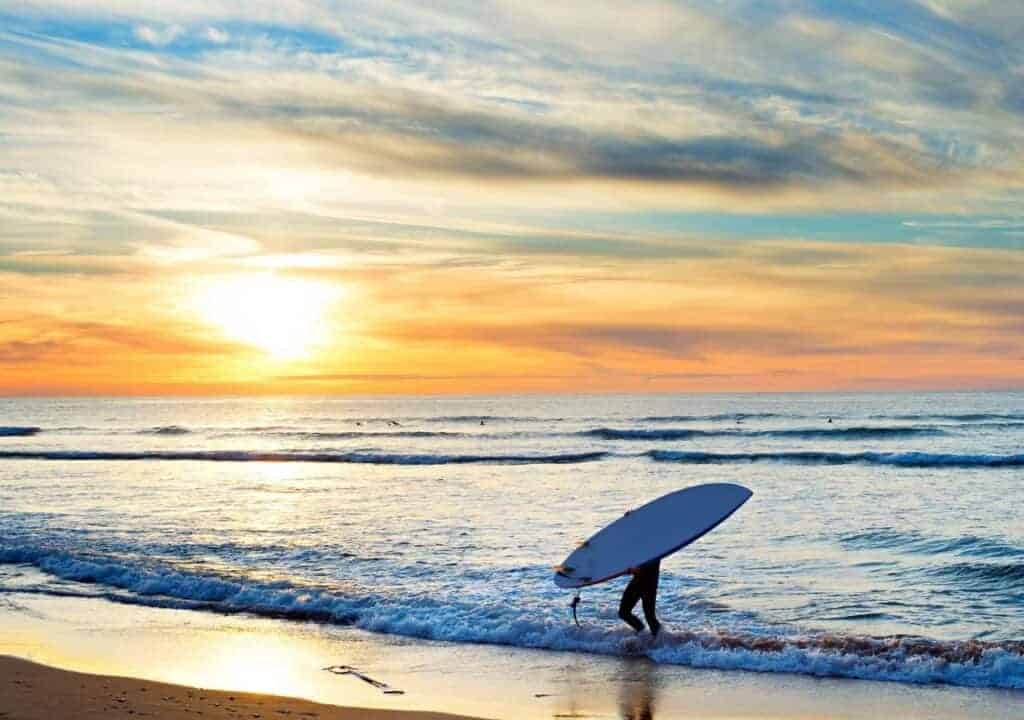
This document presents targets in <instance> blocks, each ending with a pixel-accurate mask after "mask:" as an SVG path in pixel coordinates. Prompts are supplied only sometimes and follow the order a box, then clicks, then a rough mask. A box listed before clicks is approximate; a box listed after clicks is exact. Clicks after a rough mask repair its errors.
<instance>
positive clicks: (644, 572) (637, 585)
mask: <svg viewBox="0 0 1024 720" xmlns="http://www.w3.org/2000/svg"><path fill="white" fill-rule="evenodd" d="M632 572H633V579H632V580H630V581H629V585H627V586H626V590H625V592H623V593H622V602H620V603H619V617H620V618H622V619H623V620H625V621H626V623H627V624H628V625H629V626H630V627H631V628H633V629H634V630H636V631H637V632H642V631H643V629H644V624H643V621H642V620H640V618H638V617H637V616H636V615H634V614H633V608H635V607H636V604H637V601H640V600H642V601H643V607H644V617H645V618H647V626H648V627H649V628H650V629H651V635H655V636H656V635H657V634H658V631H659V630H661V623H660V622H658V618H657V617H656V616H655V614H654V609H655V603H656V602H657V600H658V577H659V575H660V574H661V560H653V561H651V562H649V563H645V564H643V565H641V566H640V567H638V568H634V569H633V570H632Z"/></svg>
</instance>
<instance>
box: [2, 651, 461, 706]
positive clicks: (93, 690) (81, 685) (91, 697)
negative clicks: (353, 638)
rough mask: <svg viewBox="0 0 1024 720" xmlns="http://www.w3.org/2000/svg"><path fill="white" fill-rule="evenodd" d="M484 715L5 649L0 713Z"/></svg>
mask: <svg viewBox="0 0 1024 720" xmlns="http://www.w3.org/2000/svg"><path fill="white" fill-rule="evenodd" d="M196 716H202V718H203V719H204V720H238V718H249V719H250V720H263V719H264V718H288V717H291V716H294V717H296V718H320V719H322V720H355V719H356V718H360V719H361V720H479V719H478V718H470V717H469V716H466V715H451V714H448V713H437V712H429V711H421V710H389V709H382V708H366V707H348V706H339V705H325V704H323V703H317V702H313V701H311V700H304V699H301V698H293V697H285V696H281V695H270V694H264V693H252V692H240V691H234V690H210V689H206V688H199V687H193V686H188V685H175V684H170V683H164V682H155V681H150V680H142V679H138V678H129V677H121V676H117V675H94V674H91V673H82V672H76V671H73V670H62V669H60V668H56V667H52V666H50V665H41V664H39V663H36V662H32V661H30V660H25V659H22V658H18V657H13V656H11V655H0V718H10V719H11V720H15V719H16V720H75V719H77V718H82V719H83V720H89V719H90V718H111V717H132V718H138V717H150V718H156V719H157V720H178V719H179V718H188V717H196Z"/></svg>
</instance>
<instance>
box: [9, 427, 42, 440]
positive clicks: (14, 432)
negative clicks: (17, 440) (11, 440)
mask: <svg viewBox="0 0 1024 720" xmlns="http://www.w3.org/2000/svg"><path fill="white" fill-rule="evenodd" d="M40 432H41V430H40V428H37V427H29V426H20V425H13V426H8V427H0V437H29V436H30V435H38V434H39V433H40Z"/></svg>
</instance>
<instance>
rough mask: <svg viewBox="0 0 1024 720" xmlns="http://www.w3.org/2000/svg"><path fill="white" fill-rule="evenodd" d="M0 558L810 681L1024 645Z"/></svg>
mask: <svg viewBox="0 0 1024 720" xmlns="http://www.w3.org/2000/svg"><path fill="white" fill-rule="evenodd" d="M0 563H6V564H11V563H17V564H30V565H33V566H35V567H37V568H39V569H40V570H42V571H43V572H45V573H48V574H50V575H53V576H56V577H58V578H61V579H63V580H70V581H75V582H77V583H84V584H89V585H95V586H101V587H102V588H106V589H107V590H101V591H100V592H98V593H97V592H88V591H87V590H86V589H85V588H82V590H81V591H78V590H77V589H76V588H75V587H74V586H73V585H70V584H67V583H64V584H62V585H61V586H60V587H59V588H50V587H48V586H46V585H39V586H35V587H24V586H22V587H17V588H11V589H9V590H7V591H8V592H35V593H40V594H52V595H89V596H92V597H96V596H99V597H104V598H106V599H109V600H112V601H115V602H122V603H131V604H138V605H147V606H155V607H174V608H185V609H193V610H207V611H214V612H220V613H247V614H253V615H259V616H268V617H276V618H287V619H295V620H307V621H308V620H314V621H318V622H324V623H332V624H341V625H354V626H357V627H360V628H362V629H364V630H368V631H371V632H378V633H387V634H393V635H404V636H410V637H418V638H426V639H431V640H445V641H451V642H471V643H487V644H494V645H508V646H516V647H527V648H538V649H548V650H560V651H571V652H587V653H595V654H602V655H629V656H637V655H640V656H646V657H647V658H649V659H650V660H652V661H654V662H658V663H665V664H673V665H688V666H692V667H703V668H719V669H727V670H750V671H758V672H778V673H796V674H803V675H812V676H818V677H844V678H858V679H865V680H891V681H900V682H911V683H927V684H930V683H943V684H951V685H964V686H973V687H990V688H1010V689H1022V688H1024V642H1021V641H1009V642H985V641H977V640H969V641H939V640H931V639H927V638H921V637H913V636H890V637H871V636H864V635H844V634H835V633H813V632H812V633H803V634H794V633H792V632H787V631H783V630H781V629H780V630H778V631H776V632H769V633H767V634H765V633H762V632H757V633H754V632H744V631H723V630H716V629H699V630H690V629H683V630H681V631H679V632H674V633H673V632H671V631H666V632H663V633H662V635H661V636H660V637H659V638H658V639H657V640H656V641H653V642H651V641H642V642H641V641H638V640H637V639H636V638H635V636H634V635H633V633H632V632H630V631H627V630H625V629H620V628H619V627H617V626H616V627H614V629H609V628H607V627H598V626H593V625H584V626H582V627H579V628H577V627H575V626H573V625H571V624H569V623H568V622H563V621H558V620H555V619H552V618H550V617H544V616H539V615H537V614H535V613H533V612H529V611H526V610H524V609H522V608H518V607H516V606H514V605H511V604H509V603H507V602H498V601H495V602H491V603H486V604H484V605H483V606H481V605H480V604H477V603H470V602H464V601H460V600H453V601H448V602H446V601H444V600H442V599H437V598H430V597H424V596H421V595H416V596H410V597H385V596H382V595H373V594H365V593H359V592H352V593H348V594H344V593H342V592H341V591H340V590H336V589H331V588H327V587H322V586H321V587H307V586H294V585H290V584H288V583H283V582H273V583H271V582H260V581H256V580H249V579H242V578H224V577H217V576H211V575H201V574H198V573H194V572H183V571H177V570H173V569H159V568H149V567H142V566H138V565H133V564H130V563H125V562H119V561H115V560H112V559H108V558H102V557H83V556H75V555H72V554H70V553H66V552H61V551H53V550H49V549H44V548H37V547H26V546H16V547H7V548H3V547H0Z"/></svg>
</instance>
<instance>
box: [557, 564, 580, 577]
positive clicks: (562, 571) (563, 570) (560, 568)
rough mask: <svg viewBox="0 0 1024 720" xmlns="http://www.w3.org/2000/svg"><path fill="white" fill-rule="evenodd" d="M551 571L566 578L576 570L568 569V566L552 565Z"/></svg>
mask: <svg viewBox="0 0 1024 720" xmlns="http://www.w3.org/2000/svg"><path fill="white" fill-rule="evenodd" d="M551 569H552V570H554V571H555V572H556V573H558V574H559V575H565V576H566V577H568V576H569V575H571V574H572V573H573V572H575V570H576V568H573V567H569V566H568V565H553V566H552V567H551Z"/></svg>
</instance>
